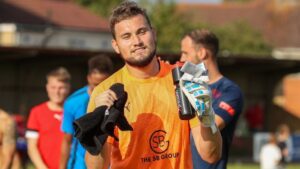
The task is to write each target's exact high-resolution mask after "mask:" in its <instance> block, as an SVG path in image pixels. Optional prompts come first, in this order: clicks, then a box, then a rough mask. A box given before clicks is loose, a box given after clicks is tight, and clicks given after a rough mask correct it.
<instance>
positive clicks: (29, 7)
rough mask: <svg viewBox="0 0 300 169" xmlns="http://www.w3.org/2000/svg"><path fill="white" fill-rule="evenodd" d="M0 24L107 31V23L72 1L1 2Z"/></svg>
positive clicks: (17, 0) (31, 0) (15, 0)
mask: <svg viewBox="0 0 300 169" xmlns="http://www.w3.org/2000/svg"><path fill="white" fill-rule="evenodd" d="M0 23H16V24H34V25H45V24H46V25H53V26H58V27H65V28H75V29H87V30H94V31H109V25H108V21H107V20H106V19H104V18H101V17H99V16H97V15H96V14H94V13H92V12H90V11H88V10H87V9H85V8H83V7H81V6H79V5H77V4H75V3H74V2H72V1H58V0H3V1H0Z"/></svg>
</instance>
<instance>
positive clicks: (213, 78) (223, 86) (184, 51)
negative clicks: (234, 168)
mask: <svg viewBox="0 0 300 169" xmlns="http://www.w3.org/2000/svg"><path fill="white" fill-rule="evenodd" d="M218 50H219V40H218V38H217V37H216V36H215V35H214V34H213V33H212V32H210V31H208V30H204V29H202V30H194V31H192V32H190V33H188V34H186V35H185V36H184V38H183V39H182V41H181V58H180V61H190V62H192V63H194V64H199V63H201V62H203V63H204V65H205V67H206V69H207V70H208V77H209V86H210V88H211V90H212V94H213V105H212V107H213V109H214V111H215V114H216V115H215V121H216V125H217V126H218V128H219V129H220V131H221V135H222V139H223V145H222V148H223V149H222V157H221V159H220V160H219V161H218V162H217V163H214V164H209V163H207V162H205V161H203V160H202V159H201V157H200V156H199V155H198V153H197V150H196V147H195V143H194V141H193V140H194V139H191V148H192V155H193V156H192V157H193V165H194V169H226V164H227V161H228V153H229V147H230V145H231V142H232V138H233V135H234V130H235V127H236V124H237V120H238V117H239V115H240V114H241V112H242V107H243V96H242V93H241V90H240V88H239V87H238V86H237V85H236V84H235V83H234V82H232V81H230V80H229V79H227V78H226V77H224V76H223V75H222V74H221V72H220V71H219V68H218V64H217V53H218Z"/></svg>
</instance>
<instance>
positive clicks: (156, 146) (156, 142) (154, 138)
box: [149, 130, 169, 154]
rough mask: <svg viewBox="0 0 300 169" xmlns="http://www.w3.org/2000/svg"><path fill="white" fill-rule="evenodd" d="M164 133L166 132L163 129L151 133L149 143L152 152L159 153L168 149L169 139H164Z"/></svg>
mask: <svg viewBox="0 0 300 169" xmlns="http://www.w3.org/2000/svg"><path fill="white" fill-rule="evenodd" d="M166 134H167V132H165V131H163V130H157V131H154V132H153V133H152V134H151V137H150V140H149V143H150V148H151V150H152V151H153V152H154V153H157V154H161V153H163V152H165V151H167V150H168V148H169V141H167V140H165V139H166Z"/></svg>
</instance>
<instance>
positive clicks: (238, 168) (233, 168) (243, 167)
mask: <svg viewBox="0 0 300 169" xmlns="http://www.w3.org/2000/svg"><path fill="white" fill-rule="evenodd" d="M227 168H228V169H260V167H259V164H245V163H231V164H229V165H228V167H227ZM286 169H300V164H288V165H287V168H286Z"/></svg>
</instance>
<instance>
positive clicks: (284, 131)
mask: <svg viewBox="0 0 300 169" xmlns="http://www.w3.org/2000/svg"><path fill="white" fill-rule="evenodd" d="M289 137H290V128H289V126H288V125H286V124H281V125H279V127H278V129H277V145H278V146H279V148H280V151H281V160H280V166H281V168H282V169H283V168H286V165H287V161H288V156H289V149H288V146H287V142H288V139H289Z"/></svg>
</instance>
